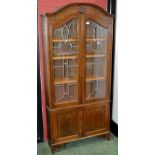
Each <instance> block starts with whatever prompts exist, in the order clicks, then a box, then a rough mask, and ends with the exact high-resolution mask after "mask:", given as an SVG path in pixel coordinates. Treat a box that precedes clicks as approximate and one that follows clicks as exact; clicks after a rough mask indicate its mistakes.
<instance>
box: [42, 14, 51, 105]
mask: <svg viewBox="0 0 155 155" xmlns="http://www.w3.org/2000/svg"><path fill="white" fill-rule="evenodd" d="M47 30H48V27H47V18H46V17H42V32H43V53H44V54H43V57H44V59H43V60H44V76H45V81H44V83H45V98H46V105H47V106H48V107H50V108H51V103H50V102H51V100H50V98H51V93H50V92H51V88H50V62H49V52H48V31H47Z"/></svg>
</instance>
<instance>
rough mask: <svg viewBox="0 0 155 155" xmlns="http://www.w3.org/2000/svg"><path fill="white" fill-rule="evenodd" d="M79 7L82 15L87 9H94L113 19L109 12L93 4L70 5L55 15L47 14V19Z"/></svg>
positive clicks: (57, 11)
mask: <svg viewBox="0 0 155 155" xmlns="http://www.w3.org/2000/svg"><path fill="white" fill-rule="evenodd" d="M77 7H79V9H80V10H79V12H80V13H84V12H85V8H92V9H96V10H98V11H100V12H102V13H103V14H104V16H108V17H112V16H111V15H110V14H109V13H108V12H106V11H105V10H104V9H103V8H101V7H100V6H98V5H96V4H92V3H71V4H68V5H66V6H64V7H62V8H60V9H58V10H56V11H55V12H53V13H46V14H45V16H47V17H52V16H54V15H57V14H59V13H60V12H63V11H66V10H68V9H74V8H77Z"/></svg>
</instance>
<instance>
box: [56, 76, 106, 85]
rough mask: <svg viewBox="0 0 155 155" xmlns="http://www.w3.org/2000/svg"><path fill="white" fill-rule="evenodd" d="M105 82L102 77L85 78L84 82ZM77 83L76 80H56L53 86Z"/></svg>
mask: <svg viewBox="0 0 155 155" xmlns="http://www.w3.org/2000/svg"><path fill="white" fill-rule="evenodd" d="M94 80H105V78H104V77H87V78H86V81H94ZM66 83H78V80H77V79H58V80H54V84H66Z"/></svg>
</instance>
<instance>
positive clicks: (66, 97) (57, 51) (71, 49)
mask: <svg viewBox="0 0 155 155" xmlns="http://www.w3.org/2000/svg"><path fill="white" fill-rule="evenodd" d="M51 18H53V19H52V20H51ZM51 18H49V19H48V20H49V28H48V29H49V52H50V53H51V59H50V61H51V92H52V94H53V95H52V104H53V108H55V107H56V108H57V107H64V106H68V105H70V106H71V105H76V104H80V103H81V102H80V101H81V96H80V95H81V78H80V68H81V67H80V65H81V59H80V44H79V39H80V38H79V31H80V29H79V25H80V21H79V16H78V14H72V15H68V13H65V12H64V14H63V15H62V12H61V13H59V14H57V15H55V16H54V17H51ZM60 18H61V20H59V19H60Z"/></svg>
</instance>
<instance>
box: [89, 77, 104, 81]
mask: <svg viewBox="0 0 155 155" xmlns="http://www.w3.org/2000/svg"><path fill="white" fill-rule="evenodd" d="M94 80H105V78H104V77H87V78H86V81H94Z"/></svg>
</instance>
